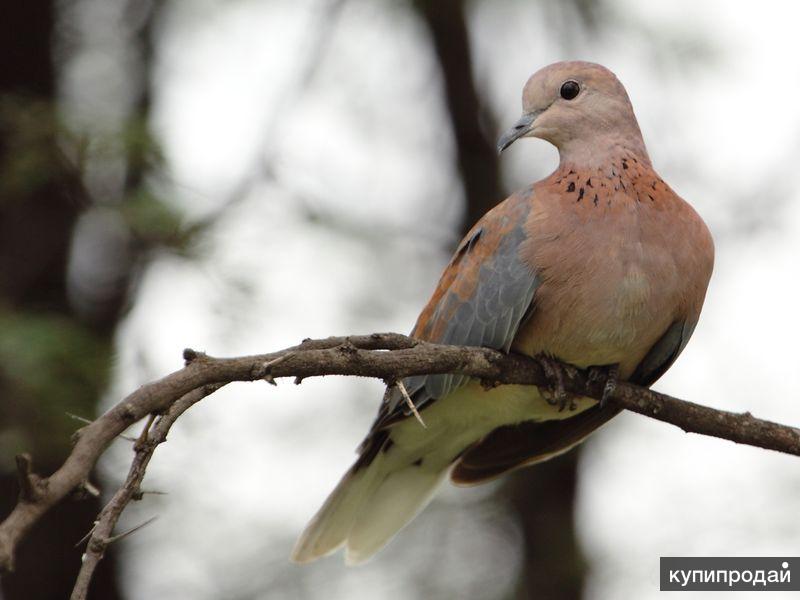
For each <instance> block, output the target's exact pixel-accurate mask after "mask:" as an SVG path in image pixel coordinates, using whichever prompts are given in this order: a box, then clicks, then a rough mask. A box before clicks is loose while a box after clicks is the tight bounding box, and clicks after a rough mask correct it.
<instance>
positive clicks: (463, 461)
mask: <svg viewBox="0 0 800 600" xmlns="http://www.w3.org/2000/svg"><path fill="white" fill-rule="evenodd" d="M696 324H697V315H693V316H692V317H690V318H688V319H685V320H679V321H676V322H675V323H673V324H672V325H671V326H670V327H669V328H668V329H667V331H666V332H665V333H664V334H663V335H662V336H661V338H659V340H658V341H657V342H656V343H655V344H654V345H653V347H652V348H651V349H650V351H649V352H648V353H647V355H646V356H645V357H644V359H643V360H642V362H641V363H639V365H638V366H637V368H636V371H635V372H634V374H633V375H632V376H631V377H630V379H629V381H630V382H631V383H635V384H637V385H642V386H650V385H652V384H653V383H655V382H656V380H658V378H659V377H661V376H662V375H663V374H664V373H665V372H666V370H667V369H668V368H669V367H670V365H672V363H673V362H674V361H675V359H676V358H677V357H678V355H679V354H680V353H681V351H683V349H684V347H686V343H687V342H688V341H689V337H691V335H692V332H693V331H694V327H695V325H696ZM620 410H621V409H620V408H617V407H616V406H613V405H611V404H607V405H606V406H602V407H601V406H599V405H598V406H594V407H592V408H590V409H588V410H585V411H584V412H581V413H579V414H577V415H575V416H574V417H570V418H568V419H564V420H560V421H545V422H534V421H526V422H524V423H520V424H518V425H507V426H504V427H498V428H497V429H495V430H494V431H492V432H491V433H490V434H489V435H487V436H486V437H484V438H483V439H482V440H481V441H480V442H478V443H477V444H475V445H474V446H472V447H471V448H470V449H469V450H467V451H466V452H465V453H464V454H463V455H462V456H461V458H460V459H459V461H458V462H457V463H456V465H455V467H454V468H453V470H452V471H451V473H450V477H451V478H452V480H453V482H455V483H458V484H464V485H470V484H475V483H482V482H484V481H487V480H489V479H493V478H494V477H497V476H498V475H501V474H503V473H505V472H506V471H510V470H512V469H516V468H519V467H523V466H525V465H530V464H533V463H537V462H541V461H543V460H547V459H548V458H552V457H553V456H557V455H559V454H562V453H563V452H566V451H567V450H569V449H570V448H572V447H574V446H575V445H577V444H579V443H580V442H581V441H583V440H584V439H585V438H586V436H588V435H589V434H590V433H592V432H593V431H594V430H595V429H597V428H598V427H600V426H601V425H603V424H604V423H606V422H607V421H609V420H610V419H611V418H612V417H614V416H616V415H617V414H619V412H620Z"/></svg>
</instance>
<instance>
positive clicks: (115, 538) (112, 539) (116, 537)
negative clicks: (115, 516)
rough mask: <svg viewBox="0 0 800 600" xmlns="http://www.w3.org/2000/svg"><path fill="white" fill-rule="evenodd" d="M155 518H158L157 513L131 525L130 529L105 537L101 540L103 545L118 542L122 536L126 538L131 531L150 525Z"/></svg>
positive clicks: (134, 531)
mask: <svg viewBox="0 0 800 600" xmlns="http://www.w3.org/2000/svg"><path fill="white" fill-rule="evenodd" d="M157 518H158V515H156V516H154V517H150V518H149V519H147V521H145V522H144V523H139V524H138V525H137V526H136V527H131V528H130V529H128V531H126V532H124V533H120V534H119V535H112V536H111V537H110V538H106V539H105V540H103V545H104V546H106V547H107V546H108V545H109V544H113V543H114V542H118V541H119V540H121V539H123V538H126V537H128V536H129V535H131V534H133V533H136V532H137V531H139V530H140V529H142V528H143V527H147V526H148V525H150V523H152V522H153V521H155V520H156V519H157Z"/></svg>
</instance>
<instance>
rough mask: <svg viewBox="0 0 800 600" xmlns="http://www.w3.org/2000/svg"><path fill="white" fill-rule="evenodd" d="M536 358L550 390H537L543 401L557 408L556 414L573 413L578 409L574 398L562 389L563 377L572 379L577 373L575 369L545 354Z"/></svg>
mask: <svg viewBox="0 0 800 600" xmlns="http://www.w3.org/2000/svg"><path fill="white" fill-rule="evenodd" d="M536 358H537V360H538V361H539V364H541V365H542V369H543V370H544V374H545V375H546V376H547V379H548V380H549V382H550V388H539V391H540V393H541V394H542V397H543V398H544V399H545V401H546V402H547V403H548V404H549V405H551V406H558V412H562V411H564V410H565V409H569V410H570V411H573V410H575V409H576V408H578V405H577V403H576V402H575V400H576V396H575V395H574V394H570V393H569V392H567V390H566V389H565V388H564V376H565V375H567V376H569V377H574V376H575V374H576V373H577V371H576V370H575V368H574V367H571V366H569V365H565V364H564V363H561V362H559V361H557V360H555V359H554V358H552V357H550V356H547V355H545V354H540V355H539V356H537V357H536Z"/></svg>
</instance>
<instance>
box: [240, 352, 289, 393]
mask: <svg viewBox="0 0 800 600" xmlns="http://www.w3.org/2000/svg"><path fill="white" fill-rule="evenodd" d="M295 354H297V352H294V351H292V352H287V353H286V354H282V355H281V356H279V357H277V358H273V359H272V360H268V361H267V362H264V363H261V364H260V365H256V366H254V367H253V370H252V371H251V375H252V377H253V379H263V380H264V381H266V382H267V383H269V384H271V385H278V384H277V383H276V382H275V379H274V378H273V377H272V372H271V371H272V367H274V366H275V365H279V364H281V363H282V362H284V361H286V360H287V359H290V358H291V357H293V356H294V355H295Z"/></svg>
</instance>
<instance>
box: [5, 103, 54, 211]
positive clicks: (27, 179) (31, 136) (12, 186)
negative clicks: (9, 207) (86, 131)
mask: <svg viewBox="0 0 800 600" xmlns="http://www.w3.org/2000/svg"><path fill="white" fill-rule="evenodd" d="M65 132H66V129H65V128H64V127H63V126H62V125H61V123H60V122H59V119H58V116H57V113H56V110H55V108H54V106H53V104H52V103H51V102H48V101H44V100H41V99H37V98H34V97H30V96H27V95H25V94H0V135H1V137H0V140H1V141H0V144H1V145H2V152H0V205H3V204H10V203H13V202H21V201H24V200H25V199H26V198H28V197H30V196H32V195H34V194H37V193H38V192H40V191H41V190H43V189H44V188H46V187H47V186H48V185H52V184H55V185H64V184H66V183H67V182H66V181H65V180H64V179H63V178H60V174H61V173H62V172H63V171H64V169H63V167H64V166H65V162H64V160H65V159H64V157H63V156H62V155H61V154H60V153H59V151H58V147H57V146H56V145H54V143H53V140H54V139H57V138H58V137H60V136H61V135H63V134H64V133H65Z"/></svg>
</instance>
